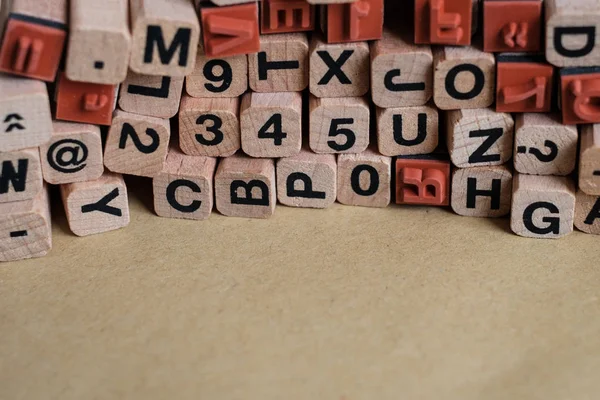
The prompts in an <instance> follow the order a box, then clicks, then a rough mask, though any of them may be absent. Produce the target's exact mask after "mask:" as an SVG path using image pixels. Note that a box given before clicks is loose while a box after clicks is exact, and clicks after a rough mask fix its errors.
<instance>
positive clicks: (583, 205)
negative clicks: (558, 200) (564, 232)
mask: <svg viewBox="0 0 600 400" xmlns="http://www.w3.org/2000/svg"><path fill="white" fill-rule="evenodd" d="M575 227H576V228H577V229H579V230H580V231H582V232H585V233H590V234H592V235H600V197H598V196H592V195H589V194H585V193H584V192H582V191H581V190H578V191H577V194H576V195H575Z"/></svg>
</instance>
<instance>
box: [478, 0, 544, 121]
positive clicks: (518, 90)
mask: <svg viewBox="0 0 600 400" xmlns="http://www.w3.org/2000/svg"><path fill="white" fill-rule="evenodd" d="M488 2H489V0H488ZM496 61H497V71H496V79H497V81H496V111H499V112H519V113H522V112H538V113H539V112H549V111H550V110H551V108H552V99H553V96H552V95H553V88H554V67H553V66H552V65H550V64H548V63H546V62H545V60H544V59H543V58H541V57H535V56H521V55H514V54H500V55H498V57H497V59H496Z"/></svg>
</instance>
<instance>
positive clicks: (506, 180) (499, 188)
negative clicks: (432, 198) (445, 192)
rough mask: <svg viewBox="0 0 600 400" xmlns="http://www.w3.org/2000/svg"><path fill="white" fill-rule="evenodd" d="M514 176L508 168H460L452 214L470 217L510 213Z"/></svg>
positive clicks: (454, 177)
mask: <svg viewBox="0 0 600 400" xmlns="http://www.w3.org/2000/svg"><path fill="white" fill-rule="evenodd" d="M512 181H513V175H512V172H511V171H510V169H508V167H506V166H505V165H498V166H492V167H473V168H458V169H456V170H454V173H453V174H452V198H451V201H450V204H451V206H452V210H454V212H455V213H457V214H458V215H463V216H466V217H486V218H492V217H503V216H505V215H508V213H510V200H511V197H512Z"/></svg>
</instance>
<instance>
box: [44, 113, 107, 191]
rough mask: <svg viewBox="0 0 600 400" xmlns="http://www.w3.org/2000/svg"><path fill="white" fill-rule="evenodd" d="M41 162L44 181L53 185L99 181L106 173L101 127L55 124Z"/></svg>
mask: <svg viewBox="0 0 600 400" xmlns="http://www.w3.org/2000/svg"><path fill="white" fill-rule="evenodd" d="M40 159H41V164H42V174H43V176H44V180H45V181H46V182H48V183H51V184H53V185H60V184H64V183H72V182H83V181H90V180H95V179H98V178H99V177H100V176H101V175H102V173H103V172H104V162H103V156H102V137H101V134H100V128H99V127H98V126H95V125H88V124H77V123H73V122H61V121H54V122H53V123H52V138H51V139H50V141H49V142H48V143H46V144H44V145H42V146H40Z"/></svg>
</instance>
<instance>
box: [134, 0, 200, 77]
mask: <svg viewBox="0 0 600 400" xmlns="http://www.w3.org/2000/svg"><path fill="white" fill-rule="evenodd" d="M131 30H132V34H133V42H132V49H131V61H130V64H129V66H130V68H131V69H132V70H134V71H135V72H137V73H139V74H145V75H159V76H172V77H174V76H185V75H189V74H190V73H191V72H192V70H193V69H194V65H195V64H196V53H197V51H198V42H199V40H200V25H199V22H198V18H197V16H196V11H195V10H194V6H193V4H192V3H191V2H189V1H188V0H131Z"/></svg>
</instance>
